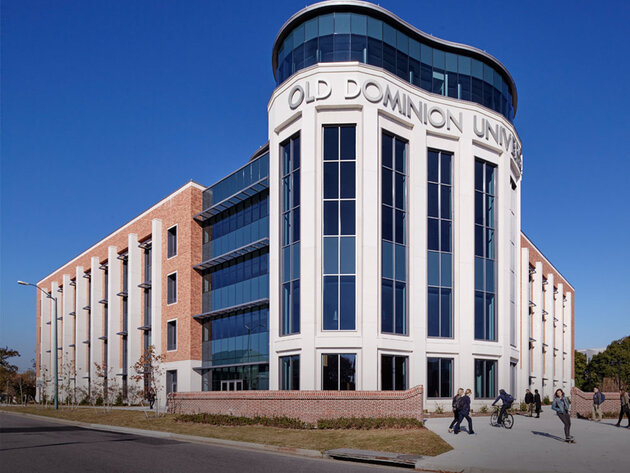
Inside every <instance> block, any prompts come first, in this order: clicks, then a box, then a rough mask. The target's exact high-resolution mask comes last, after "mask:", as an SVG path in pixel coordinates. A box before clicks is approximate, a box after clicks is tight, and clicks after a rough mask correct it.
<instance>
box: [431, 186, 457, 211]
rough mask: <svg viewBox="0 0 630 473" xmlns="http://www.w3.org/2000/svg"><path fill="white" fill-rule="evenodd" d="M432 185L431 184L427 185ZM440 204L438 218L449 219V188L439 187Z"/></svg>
mask: <svg viewBox="0 0 630 473" xmlns="http://www.w3.org/2000/svg"><path fill="white" fill-rule="evenodd" d="M429 185H432V184H429ZM440 193H441V194H442V195H441V202H440V217H442V218H447V219H449V220H450V219H451V218H452V217H451V215H452V209H451V186H440Z"/></svg>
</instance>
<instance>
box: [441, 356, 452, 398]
mask: <svg viewBox="0 0 630 473" xmlns="http://www.w3.org/2000/svg"><path fill="white" fill-rule="evenodd" d="M452 379H453V360H449V359H447V358H442V359H441V360H440V397H451V396H452V395H453V389H452Z"/></svg>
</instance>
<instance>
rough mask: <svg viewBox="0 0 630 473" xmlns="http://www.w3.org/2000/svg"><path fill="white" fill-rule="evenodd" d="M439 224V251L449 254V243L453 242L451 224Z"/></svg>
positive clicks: (445, 222)
mask: <svg viewBox="0 0 630 473" xmlns="http://www.w3.org/2000/svg"><path fill="white" fill-rule="evenodd" d="M440 223H441V226H442V228H441V230H442V232H441V235H440V240H441V241H440V249H441V250H442V251H447V252H449V253H450V252H451V251H452V248H451V242H452V241H453V239H452V238H451V222H449V221H446V220H442V221H441V222H440Z"/></svg>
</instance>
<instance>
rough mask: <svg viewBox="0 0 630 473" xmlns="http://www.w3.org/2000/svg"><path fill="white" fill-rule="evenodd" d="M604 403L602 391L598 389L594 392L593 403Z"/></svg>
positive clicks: (597, 404) (596, 404)
mask: <svg viewBox="0 0 630 473" xmlns="http://www.w3.org/2000/svg"><path fill="white" fill-rule="evenodd" d="M601 403H602V393H601V391H597V392H596V393H595V394H593V405H595V406H599V405H600V404H601Z"/></svg>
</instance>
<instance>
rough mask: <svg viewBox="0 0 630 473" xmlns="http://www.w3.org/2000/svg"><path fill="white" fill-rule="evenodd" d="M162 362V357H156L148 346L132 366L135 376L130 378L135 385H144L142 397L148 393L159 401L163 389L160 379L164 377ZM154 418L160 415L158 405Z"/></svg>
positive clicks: (157, 405)
mask: <svg viewBox="0 0 630 473" xmlns="http://www.w3.org/2000/svg"><path fill="white" fill-rule="evenodd" d="M163 361H164V355H158V354H157V353H156V352H155V347H154V346H153V345H149V347H148V348H147V349H146V350H145V351H144V353H143V354H142V355H141V356H140V359H138V361H137V362H136V363H135V364H134V365H133V368H134V370H135V372H136V374H134V375H132V376H131V379H132V380H134V381H135V382H136V383H143V385H144V397H147V395H149V394H150V393H153V395H155V396H156V397H157V399H159V397H160V393H161V392H162V390H163V389H164V387H163V386H162V377H163V375H164V368H163V367H162V362H163ZM155 414H156V416H159V415H160V403H159V402H157V403H156V411H155Z"/></svg>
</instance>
